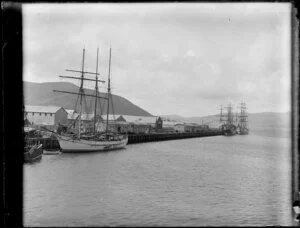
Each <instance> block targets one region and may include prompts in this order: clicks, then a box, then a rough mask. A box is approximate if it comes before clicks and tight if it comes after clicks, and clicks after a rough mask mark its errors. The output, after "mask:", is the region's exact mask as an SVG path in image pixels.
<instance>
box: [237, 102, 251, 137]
mask: <svg viewBox="0 0 300 228" xmlns="http://www.w3.org/2000/svg"><path fill="white" fill-rule="evenodd" d="M240 108H241V110H240V114H239V116H238V132H239V134H240V135H248V134H249V128H248V126H247V122H248V121H247V117H248V116H247V113H246V109H247V108H246V104H245V103H244V102H241V107H240Z"/></svg>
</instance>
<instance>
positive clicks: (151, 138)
mask: <svg viewBox="0 0 300 228" xmlns="http://www.w3.org/2000/svg"><path fill="white" fill-rule="evenodd" d="M217 135H222V132H221V131H220V130H219V129H210V130H205V131H202V132H195V133H187V132H186V133H151V134H132V135H128V144H134V143H144V142H155V141H164V140H178V139H186V138H197V137H208V136H217ZM28 140H30V141H31V143H35V142H37V143H41V144H43V148H44V149H45V150H58V149H59V148H60V146H59V142H58V141H57V139H56V138H54V137H49V138H32V139H28Z"/></svg>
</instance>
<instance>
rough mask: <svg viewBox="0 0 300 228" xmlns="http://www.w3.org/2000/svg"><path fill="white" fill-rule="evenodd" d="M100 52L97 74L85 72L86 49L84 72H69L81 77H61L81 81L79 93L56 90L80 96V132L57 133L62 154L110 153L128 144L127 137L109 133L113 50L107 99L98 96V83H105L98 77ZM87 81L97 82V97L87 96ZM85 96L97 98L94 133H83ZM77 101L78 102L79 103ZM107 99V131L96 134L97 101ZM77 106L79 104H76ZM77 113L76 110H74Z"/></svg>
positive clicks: (77, 119) (78, 118)
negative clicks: (87, 76)
mask: <svg viewBox="0 0 300 228" xmlns="http://www.w3.org/2000/svg"><path fill="white" fill-rule="evenodd" d="M98 52H99V49H97V64H96V72H87V71H85V70H84V58H85V49H83V55H82V70H81V71H77V70H67V71H70V72H76V73H80V74H81V77H71V76H60V77H62V78H71V79H79V80H80V88H79V92H78V93H73V92H68V91H60V90H54V92H61V93H68V94H75V95H78V99H79V115H78V117H77V118H76V120H75V121H78V131H77V132H76V133H74V132H71V131H69V133H63V132H58V133H56V134H55V135H56V137H57V140H58V141H59V144H60V148H61V151H62V152H65V153H67V152H69V153H76V152H98V151H108V150H114V149H120V148H124V147H125V146H126V145H127V142H128V136H127V135H121V134H117V133H115V132H109V130H108V126H109V122H108V119H109V118H108V115H109V101H110V100H112V97H111V88H110V66H111V48H110V52H109V69H108V86H107V97H100V96H99V95H98V93H99V92H98V82H102V83H104V82H105V81H102V80H99V79H98V75H100V74H99V73H98ZM85 74H91V75H95V79H91V78H85V77H84V76H85ZM85 80H88V81H94V82H95V92H96V94H95V95H91V94H85V92H84V89H83V82H84V81H85ZM85 96H89V97H93V98H95V105H94V113H93V117H94V131H93V132H92V133H91V132H89V133H87V132H82V127H81V126H82V115H83V98H84V97H85ZM78 99H77V101H78ZM98 99H105V100H107V118H106V129H105V131H104V132H96V119H97V116H98V115H97V100H98ZM76 106H77V102H76ZM74 111H75V110H74ZM100 116H101V114H100Z"/></svg>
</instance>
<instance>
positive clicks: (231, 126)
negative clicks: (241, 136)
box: [220, 104, 237, 136]
mask: <svg viewBox="0 0 300 228" xmlns="http://www.w3.org/2000/svg"><path fill="white" fill-rule="evenodd" d="M234 122H235V121H234V114H233V111H232V105H231V104H228V106H227V107H226V112H225V113H223V107H222V106H221V114H220V123H221V129H222V132H223V134H224V135H226V136H232V135H235V134H236V133H237V126H236V124H235V123H234Z"/></svg>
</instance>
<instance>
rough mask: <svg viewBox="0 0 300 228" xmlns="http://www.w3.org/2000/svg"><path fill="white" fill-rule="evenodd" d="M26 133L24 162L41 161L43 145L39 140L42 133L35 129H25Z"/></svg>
mask: <svg viewBox="0 0 300 228" xmlns="http://www.w3.org/2000/svg"><path fill="white" fill-rule="evenodd" d="M24 133H25V147H24V162H25V163H29V162H34V161H37V160H39V159H41V157H42V154H43V145H42V144H41V143H40V142H39V140H38V138H39V137H40V136H41V134H40V132H39V131H38V130H36V129H34V128H29V127H25V128H24Z"/></svg>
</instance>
